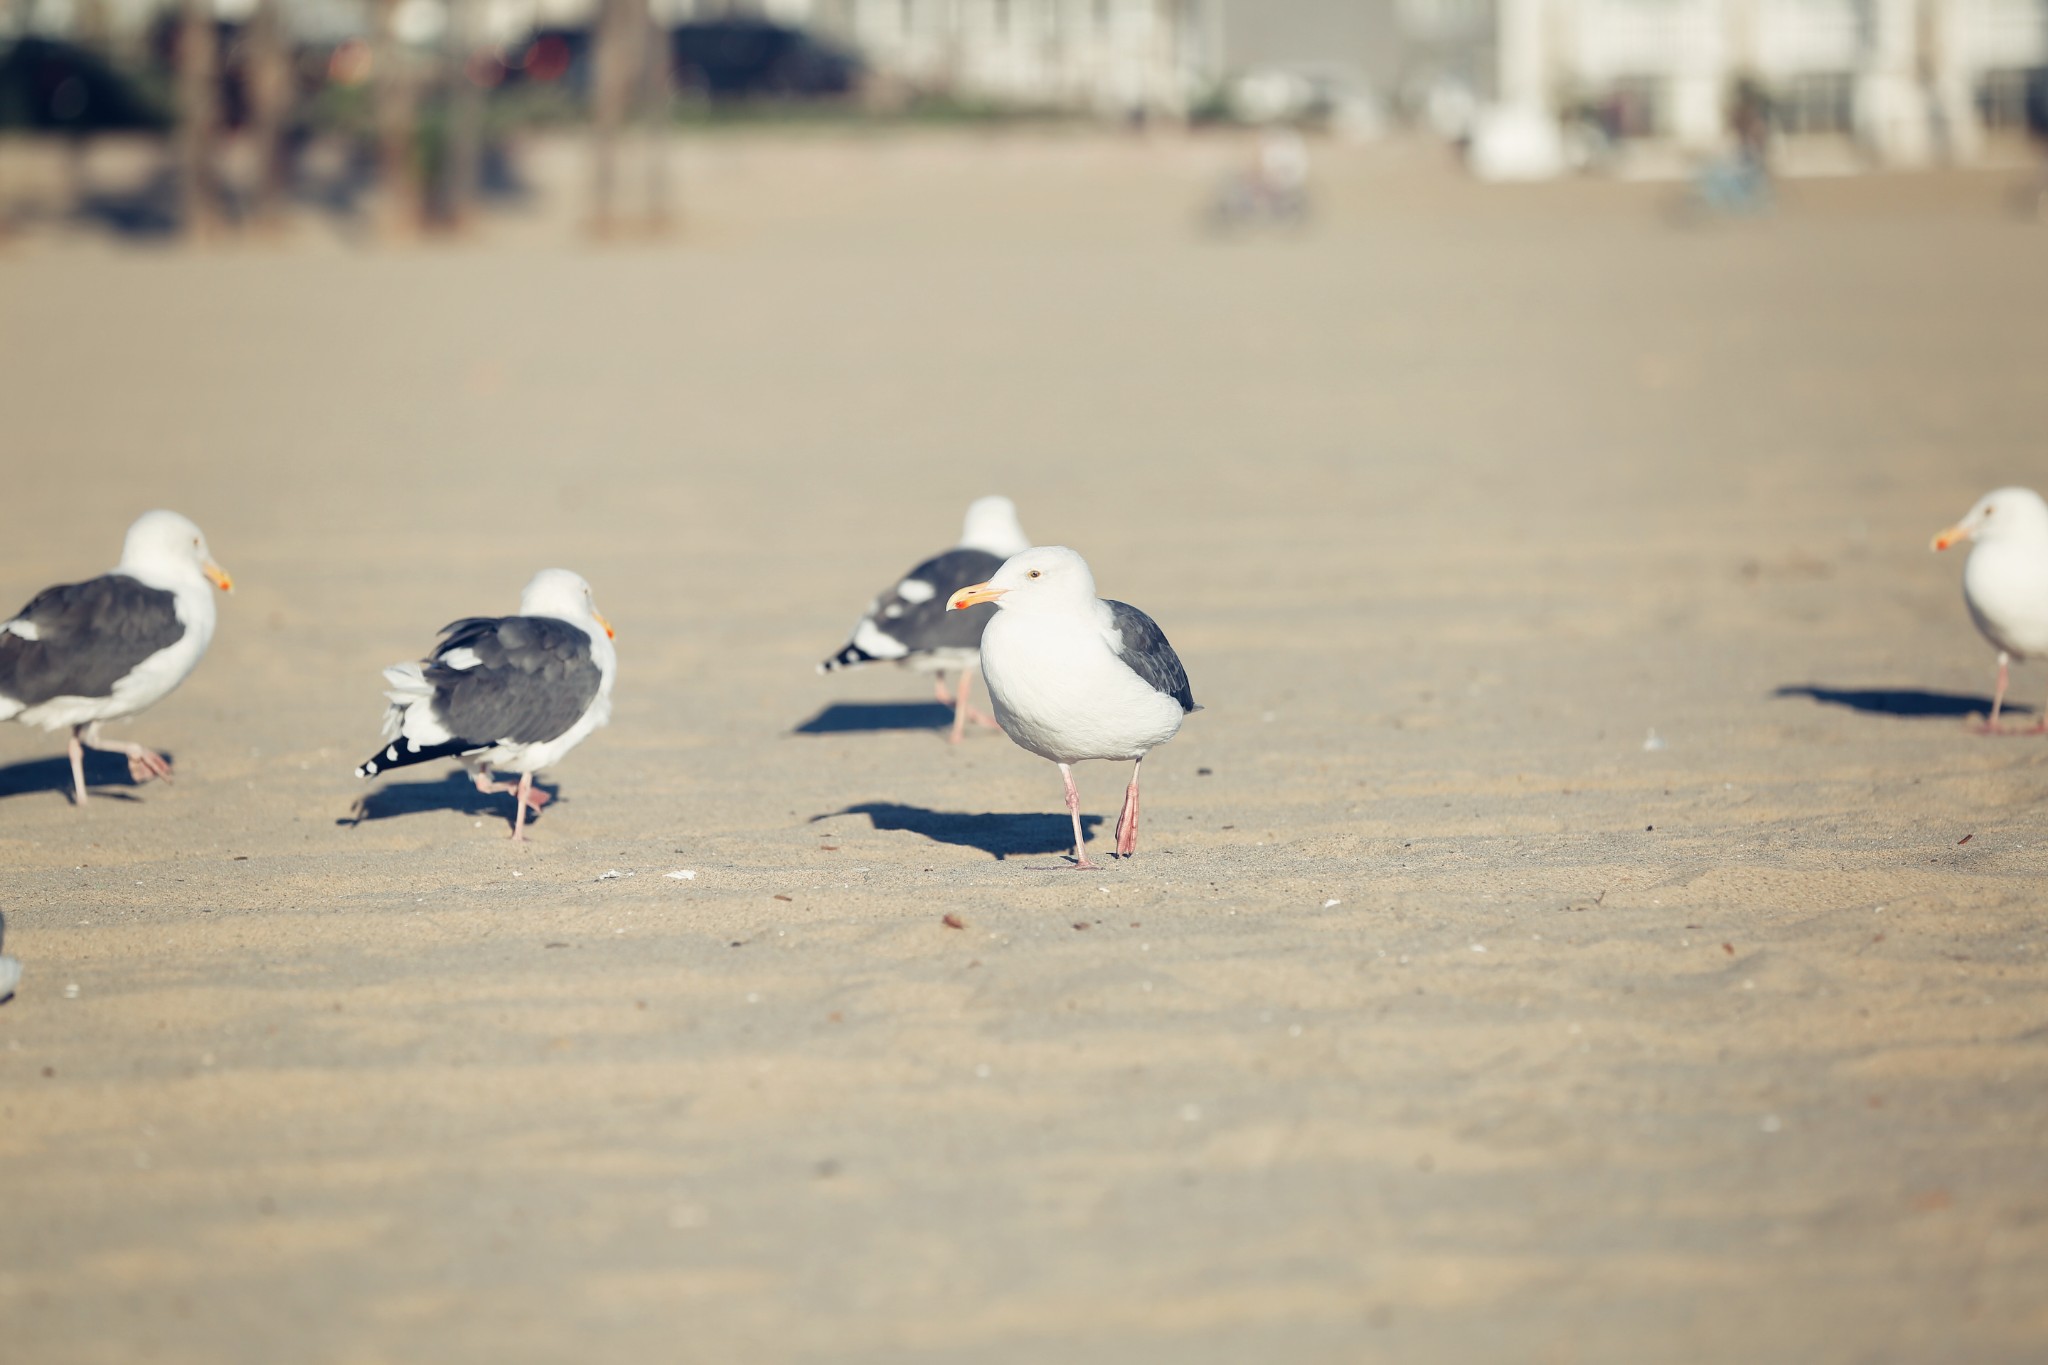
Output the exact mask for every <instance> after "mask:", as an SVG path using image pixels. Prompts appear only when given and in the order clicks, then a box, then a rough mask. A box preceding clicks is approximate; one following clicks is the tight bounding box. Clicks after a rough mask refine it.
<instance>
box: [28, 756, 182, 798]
mask: <svg viewBox="0 0 2048 1365" xmlns="http://www.w3.org/2000/svg"><path fill="white" fill-rule="evenodd" d="M164 757H165V758H167V759H168V758H169V757H170V755H169V754H165V755H164ZM173 766H174V767H175V765H173ZM141 785H142V784H141V783H140V782H137V781H136V780H135V779H134V778H132V777H130V776H129V775H128V760H127V759H125V758H123V757H121V756H120V755H119V754H104V753H101V752H100V751H99V750H97V749H88V750H86V751H85V787H86V794H87V795H88V796H90V797H93V798H96V799H97V798H104V799H105V800H108V801H140V800H141V799H142V798H141V797H140V796H138V795H137V794H136V790H135V789H136V788H138V787H140V786H141ZM109 787H112V788H114V789H115V790H113V791H108V790H107V788H109ZM41 792H55V793H57V795H59V796H61V797H63V798H64V799H65V800H67V801H68V800H70V799H71V760H70V759H69V758H68V757H67V758H31V759H26V760H24V761H23V762H20V763H10V764H8V765H7V766H6V767H4V768H0V800H5V799H6V798H7V797H10V796H31V795H35V794H37V793H41Z"/></svg>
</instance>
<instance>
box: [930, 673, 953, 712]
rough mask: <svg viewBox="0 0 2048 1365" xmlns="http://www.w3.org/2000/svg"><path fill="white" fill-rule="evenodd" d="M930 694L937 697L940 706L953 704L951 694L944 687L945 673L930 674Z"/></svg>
mask: <svg viewBox="0 0 2048 1365" xmlns="http://www.w3.org/2000/svg"><path fill="white" fill-rule="evenodd" d="M932 695H933V696H935V697H937V698H938V699H939V705H941V706H951V705H952V704H953V694H952V692H951V691H950V690H949V689H948V688H947V687H946V675H945V674H943V673H934V674H932Z"/></svg>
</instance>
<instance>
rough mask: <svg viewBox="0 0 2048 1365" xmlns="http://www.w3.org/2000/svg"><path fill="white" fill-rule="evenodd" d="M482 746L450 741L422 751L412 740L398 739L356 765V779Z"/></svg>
mask: <svg viewBox="0 0 2048 1365" xmlns="http://www.w3.org/2000/svg"><path fill="white" fill-rule="evenodd" d="M481 747H483V746H481V745H477V744H473V743H471V742H470V741H469V740H466V739H451V740H449V741H448V742H447V743H445V744H432V745H429V746H427V747H426V748H424V749H422V748H421V747H420V746H419V745H418V744H416V743H414V742H413V741H412V740H409V739H404V738H399V739H394V740H392V741H391V743H389V744H387V745H385V746H384V747H383V748H382V749H381V750H379V751H378V752H376V753H374V754H371V755H370V756H369V757H368V758H366V759H364V760H363V761H362V762H361V763H359V764H357V765H356V776H357V777H375V776H377V774H379V773H381V772H383V771H384V770H385V769H387V768H404V767H408V766H410V765H411V764H414V763H428V762H431V761H432V760H434V759H437V758H455V757H458V756H460V755H462V754H465V753H468V752H470V751H471V750H473V749H477V748H481Z"/></svg>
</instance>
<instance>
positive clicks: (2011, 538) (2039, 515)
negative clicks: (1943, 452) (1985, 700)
mask: <svg viewBox="0 0 2048 1365" xmlns="http://www.w3.org/2000/svg"><path fill="white" fill-rule="evenodd" d="M1964 540H1968V541H1972V542H1974V544H1973V545H1972V546H1971V548H1970V558H1969V561H1968V562H1967V563H1965V564H1964V565H1963V602H1964V604H1965V605H1967V606H1968V607H1969V608H1970V616H1971V619H1973V620H1975V621H1976V623H1977V629H1978V630H1980V631H1982V632H1984V638H1985V639H1987V640H1989V641H1990V642H1991V643H1992V644H1993V645H1995V646H1997V648H1998V691H1997V693H1996V694H1995V695H1994V696H1993V697H1992V699H1991V719H1990V720H1988V721H1986V722H1985V723H1984V726H1983V728H1982V730H1981V731H1980V733H1982V734H1987V735H1997V734H2013V733H2017V732H2015V731H2011V730H2005V729H2002V728H2001V727H2000V726H1999V724H1998V713H1999V710H2000V709H2001V708H2002V707H2003V706H2004V705H2005V684H2006V672H2007V667H2008V665H2009V664H2010V663H2011V661H2012V660H2014V659H2019V660H2021V661H2022V662H2024V661H2025V660H2028V659H2033V658H2039V657H2040V656H2041V655H2043V654H2048V503H2044V502H2043V501H2042V500H2041V495H2040V494H2039V493H2036V492H2035V491H2034V490H2033V489H2031V488H1998V489H1994V490H1992V491H1991V492H1989V493H1986V494H1985V495H1984V496H1983V497H1981V498H1979V499H1977V505H1976V506H1975V507H1972V508H1971V509H1970V510H1969V512H1968V513H1967V514H1965V516H1964V517H1963V519H1962V520H1961V521H1959V522H1957V523H1956V524H1955V525H1953V526H1951V527H1949V528H1948V529H1947V530H1946V531H1942V532H1940V533H1939V534H1937V535H1936V536H1935V537H1934V548H1935V549H1937V550H1946V549H1947V548H1948V547H1949V546H1951V545H1954V544H1956V543H1957V542H1959V541H1964ZM2044 730H2048V708H2044V709H2043V711H2042V713H2041V719H2040V720H2039V721H2037V722H2035V723H2034V725H2033V726H2032V727H2031V728H2030V729H2029V730H2028V731H2026V733H2028V734H2040V733H2042V732H2043V731H2044Z"/></svg>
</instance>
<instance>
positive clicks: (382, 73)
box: [371, 0, 420, 241]
mask: <svg viewBox="0 0 2048 1365" xmlns="http://www.w3.org/2000/svg"><path fill="white" fill-rule="evenodd" d="M374 2H375V4H376V31H375V36H374V38H373V40H372V48H371V62H372V66H371V72H372V79H373V81H374V82H375V85H376V93H375V99H376V106H377V112H376V122H377V180H378V185H377V191H378V194H377V197H378V204H377V231H378V235H380V236H381V237H383V238H384V239H385V240H386V241H398V240H402V239H404V238H408V237H411V236H412V235H413V233H414V232H415V231H416V230H417V228H418V227H419V221H420V196H419V170H418V157H417V155H416V149H415V147H414V124H415V110H414V106H413V86H412V73H411V71H410V70H408V67H407V61H406V51H405V44H404V43H403V42H401V41H400V40H399V37H398V8H399V5H400V3H401V0H374Z"/></svg>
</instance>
